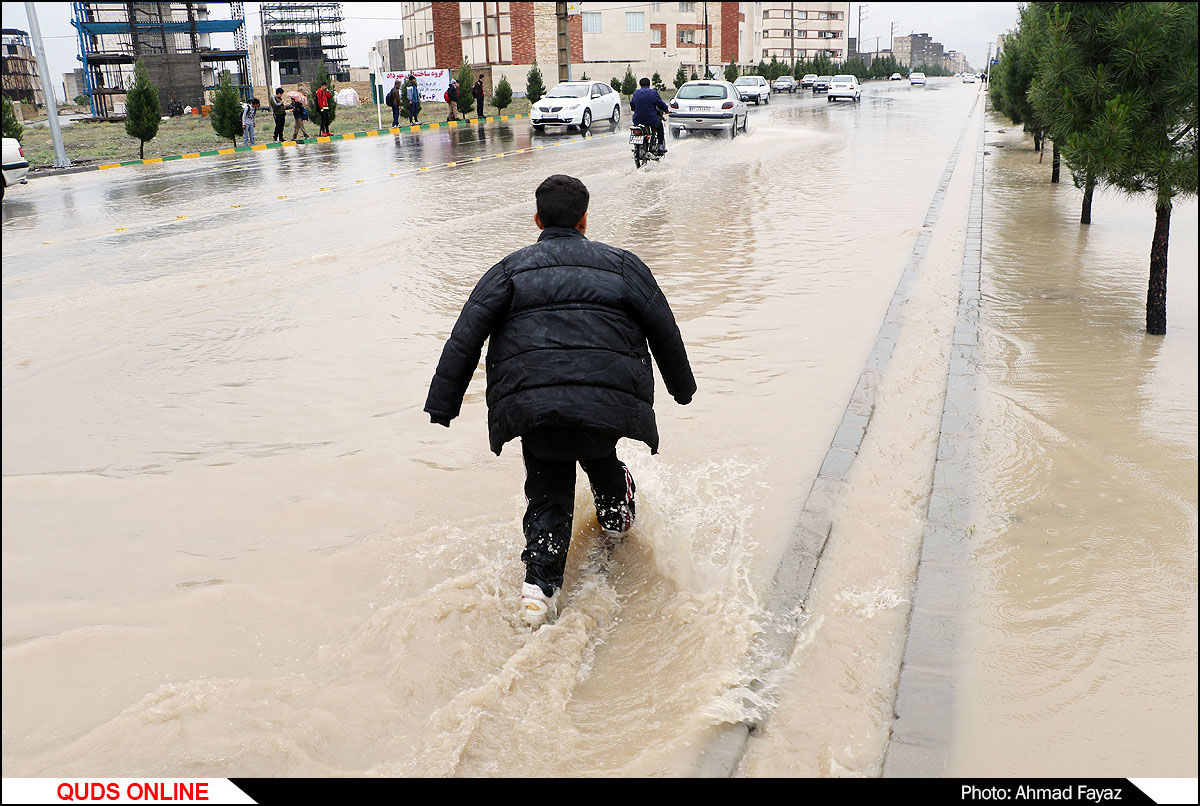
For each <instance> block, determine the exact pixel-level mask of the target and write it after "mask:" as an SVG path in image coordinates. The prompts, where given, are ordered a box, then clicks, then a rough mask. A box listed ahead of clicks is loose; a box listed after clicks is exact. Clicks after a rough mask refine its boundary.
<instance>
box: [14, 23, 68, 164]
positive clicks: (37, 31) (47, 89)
mask: <svg viewBox="0 0 1200 806" xmlns="http://www.w3.org/2000/svg"><path fill="white" fill-rule="evenodd" d="M25 16H27V17H28V18H29V38H30V39H31V40H33V53H34V55H35V56H37V63H38V73H40V75H39V78H40V79H41V80H42V96H43V97H44V98H45V101H46V121H47V122H48V123H49V124H50V139H51V140H52V141H53V142H54V167H55V168H67V167H69V166H70V165H71V161H70V160H69V159H67V150H66V149H65V148H63V139H62V128H61V127H60V126H59V125H58V102H57V101H56V100H55V98H54V85H53V84H51V83H50V66H49V65H48V64H47V63H46V49H45V48H43V47H42V29H41V27H40V26H39V25H38V18H37V9H35V8H34V7H33V3H26V4H25Z"/></svg>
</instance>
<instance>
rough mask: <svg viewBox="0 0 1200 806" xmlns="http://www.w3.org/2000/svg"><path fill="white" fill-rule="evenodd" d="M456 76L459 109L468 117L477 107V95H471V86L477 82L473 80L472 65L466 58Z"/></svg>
mask: <svg viewBox="0 0 1200 806" xmlns="http://www.w3.org/2000/svg"><path fill="white" fill-rule="evenodd" d="M455 78H457V79H458V111H459V112H461V113H462V115H463V117H466V116H467V115H470V114H471V112H472V111H474V109H475V96H473V95H471V87H472V86H473V85H474V84H475V82H474V81H472V80H471V65H470V64H468V63H467V60H466V59H463V63H462V64H461V65H459V68H458V75H457V76H455Z"/></svg>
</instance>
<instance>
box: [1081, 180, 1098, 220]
mask: <svg viewBox="0 0 1200 806" xmlns="http://www.w3.org/2000/svg"><path fill="white" fill-rule="evenodd" d="M1095 189H1096V180H1095V179H1094V178H1093V177H1092V175H1091V174H1088V175H1087V178H1086V179H1085V181H1084V187H1083V210H1082V211H1081V212H1080V213H1079V223H1080V224H1090V223H1092V191H1094V190H1095Z"/></svg>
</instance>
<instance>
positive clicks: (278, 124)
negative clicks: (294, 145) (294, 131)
mask: <svg viewBox="0 0 1200 806" xmlns="http://www.w3.org/2000/svg"><path fill="white" fill-rule="evenodd" d="M283 120H284V116H283V115H276V116H275V135H274V136H273V137H272V138H271V139H272V140H273V141H276V142H280V143H282V142H283Z"/></svg>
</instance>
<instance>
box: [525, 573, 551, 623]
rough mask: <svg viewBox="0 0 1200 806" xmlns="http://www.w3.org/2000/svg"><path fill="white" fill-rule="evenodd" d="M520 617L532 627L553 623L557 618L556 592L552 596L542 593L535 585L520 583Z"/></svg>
mask: <svg viewBox="0 0 1200 806" xmlns="http://www.w3.org/2000/svg"><path fill="white" fill-rule="evenodd" d="M521 618H522V619H523V620H524V622H525V623H526V624H528V625H529V626H530V627H532V628H533V629H535V630H536V629H537V628H538V627H541V626H542V625H543V624H553V623H554V620H555V619H556V618H558V592H557V591H555V593H554V595H553V596H547V595H546V594H544V593H542V589H541V588H539V587H538V586H537V585H534V584H532V583H529V582H525V583H523V584H522V585H521Z"/></svg>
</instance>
